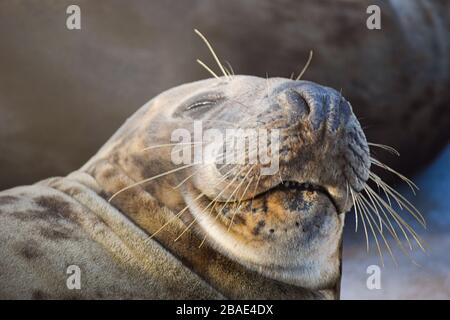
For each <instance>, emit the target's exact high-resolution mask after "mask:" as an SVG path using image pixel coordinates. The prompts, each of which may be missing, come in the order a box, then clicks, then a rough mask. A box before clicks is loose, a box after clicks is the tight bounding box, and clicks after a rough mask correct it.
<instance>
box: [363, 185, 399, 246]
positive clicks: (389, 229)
mask: <svg viewBox="0 0 450 320" xmlns="http://www.w3.org/2000/svg"><path fill="white" fill-rule="evenodd" d="M365 192H366V193H367V195H368V196H369V197H370V198H372V196H371V195H370V193H369V192H368V190H367V189H365ZM361 198H362V199H363V200H364V201H365V202H366V204H367V206H369V207H370V208H371V209H372V211H374V210H376V206H375V203H374V202H375V201H372V204H371V203H369V201H368V200H367V199H366V198H365V197H364V196H363V195H361ZM380 211H381V212H382V213H383V215H384V218H386V221H387V223H386V221H385V220H384V218H381V217H380V221H381V222H382V223H383V225H384V226H385V228H386V229H387V230H388V231H389V233H390V234H391V235H392V237H393V238H394V239H395V241H396V242H397V244H398V245H399V247H400V249H401V250H402V251H404V250H405V249H404V247H403V244H402V242H401V241H400V238H399V237H398V235H397V232H396V231H395V228H394V226H393V225H392V223H391V221H390V219H389V217H388V216H387V214H386V213H385V211H384V209H383V208H382V207H381V206H380ZM380 232H381V230H380ZM404 252H406V251H404Z"/></svg>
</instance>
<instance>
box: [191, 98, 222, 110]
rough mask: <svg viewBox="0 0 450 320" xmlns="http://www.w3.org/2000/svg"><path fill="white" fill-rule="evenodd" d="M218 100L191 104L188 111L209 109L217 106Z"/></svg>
mask: <svg viewBox="0 0 450 320" xmlns="http://www.w3.org/2000/svg"><path fill="white" fill-rule="evenodd" d="M216 102H217V100H201V101H196V102H194V103H192V104H190V105H189V106H188V107H187V108H186V110H192V109H196V108H200V107H207V106H211V105H214V104H216Z"/></svg>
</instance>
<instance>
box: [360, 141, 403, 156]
mask: <svg viewBox="0 0 450 320" xmlns="http://www.w3.org/2000/svg"><path fill="white" fill-rule="evenodd" d="M367 144H368V145H369V146H371V147H377V148H380V149H384V150H386V151H389V152H390V153H392V154H395V155H396V156H400V152H398V151H397V150H396V149H395V148H393V147H391V146H388V145H385V144H380V143H372V142H367Z"/></svg>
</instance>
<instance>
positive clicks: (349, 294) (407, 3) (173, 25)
mask: <svg viewBox="0 0 450 320" xmlns="http://www.w3.org/2000/svg"><path fill="white" fill-rule="evenodd" d="M71 4H76V5H78V6H79V7H80V9H81V30H68V29H67V27H66V20H67V18H68V16H69V15H68V14H67V13H66V9H67V7H68V6H69V5H71ZM372 4H376V5H378V6H379V7H380V8H381V29H380V30H369V29H368V28H367V27H366V20H367V18H368V17H369V14H368V13H366V10H367V8H368V6H369V5H372ZM194 28H197V29H199V30H200V31H202V33H204V34H205V35H206V36H207V37H208V39H209V40H210V41H211V42H212V44H213V46H214V47H215V49H216V51H217V52H218V53H219V55H220V57H221V58H222V60H224V61H228V62H229V63H230V64H231V65H232V66H233V69H234V71H235V72H236V73H238V74H252V75H257V76H262V77H266V75H268V76H269V77H275V76H280V77H290V76H291V74H292V73H293V72H294V73H295V74H298V73H299V72H300V70H301V69H302V67H303V65H304V64H305V62H306V61H307V58H308V54H309V51H310V50H313V51H314V57H313V60H312V63H311V65H310V67H309V69H308V70H307V72H306V73H305V75H304V77H303V78H304V79H305V80H311V81H315V82H318V83H320V84H323V85H327V86H331V87H333V88H335V89H337V90H342V93H343V95H344V96H345V97H346V99H347V100H349V101H350V102H351V104H352V106H353V108H354V111H355V113H356V115H357V116H358V118H359V120H360V122H361V123H362V125H363V127H364V129H365V132H366V135H367V137H368V140H369V141H370V142H375V143H383V144H388V145H390V146H393V147H395V148H396V149H397V150H399V152H400V154H401V157H395V156H392V155H389V154H388V153H385V152H382V151H380V150H377V151H374V153H375V156H376V157H377V158H379V159H380V160H382V161H383V162H385V163H387V164H388V165H390V166H392V167H393V168H395V169H396V170H398V171H400V172H402V173H404V174H407V175H408V176H412V177H415V178H414V181H415V182H417V184H418V185H419V187H420V188H421V190H420V192H419V194H418V196H417V197H415V198H411V201H413V203H414V204H415V205H416V206H417V207H418V208H419V209H420V210H421V211H422V212H423V213H424V215H425V216H426V218H427V220H428V222H429V224H428V227H427V230H421V231H420V234H421V235H422V236H423V237H424V238H425V240H426V241H427V242H428V245H429V249H428V251H427V253H426V254H424V253H422V252H420V250H415V251H414V252H413V254H412V257H413V259H414V262H411V259H409V258H407V257H405V256H404V255H403V253H402V252H398V253H397V254H396V256H398V257H399V262H398V266H397V267H396V266H395V265H394V264H393V263H391V261H390V260H389V259H385V260H386V266H385V267H384V268H381V277H382V278H381V279H382V280H381V284H382V288H381V289H380V290H369V289H367V286H366V279H367V277H368V274H367V273H366V268H367V266H369V265H372V264H377V265H380V260H379V258H378V256H377V254H376V250H374V247H372V248H371V251H370V252H369V253H367V252H366V251H365V240H364V235H363V234H362V233H361V232H358V233H356V234H355V233H354V226H353V223H354V221H353V217H352V215H348V218H347V222H346V224H347V227H346V235H345V240H344V265H343V283H342V297H343V298H357V299H366V298H367V299H371V298H373V299H379V298H387V299H390V298H405V299H417V298H450V261H449V260H450V256H448V252H449V250H450V233H449V231H450V200H449V194H450V147H449V139H450V91H449V90H448V89H449V88H450V3H449V2H448V1H445V0H390V1H388V0H385V1H366V0H333V1H332V0H322V1H313V0H311V1H306V0H277V1H273V0H245V1H242V0H211V1H205V0H187V1H175V0H169V1H167V0H164V1H162V0H152V1H144V0H142V1H138V0H131V1H127V2H126V3H125V2H124V1H120V0H95V1H94V0H84V1H65V0H59V1H56V0H53V1H50V0H40V1H32V0H24V1H13V0H0V190H1V189H6V188H9V187H13V186H17V185H22V184H30V183H33V182H36V181H38V180H40V179H43V178H47V177H49V176H55V175H66V174H68V173H69V172H71V171H73V170H76V169H77V168H79V167H80V166H81V165H82V164H83V163H84V162H86V161H87V160H88V159H89V158H90V157H91V156H92V155H93V154H94V153H95V152H96V150H97V149H98V148H99V147H100V146H101V145H102V144H103V143H104V142H105V141H106V140H107V138H108V137H109V136H111V135H112V133H113V132H114V131H115V130H117V128H118V127H119V126H120V125H121V124H122V123H123V122H124V121H125V119H126V118H127V117H128V116H130V115H131V114H133V113H134V112H135V111H136V110H137V109H138V108H139V107H140V106H141V105H143V104H144V103H145V102H147V101H148V100H150V99H151V98H152V97H153V96H154V95H156V94H158V93H160V92H162V91H164V90H166V89H168V88H171V87H173V86H176V85H179V84H182V83H185V82H190V81H194V80H199V79H204V78H207V77H209V75H208V74H207V73H206V71H204V70H203V69H202V68H201V67H200V66H199V65H198V64H197V63H196V62H195V59H196V58H201V59H202V60H203V61H205V62H207V63H208V64H209V65H211V66H212V65H214V63H213V62H212V59H211V57H210V55H209V53H208V51H207V49H206V48H205V46H204V44H203V43H202V42H201V41H200V39H199V38H198V37H197V36H195V34H194V32H193V29H194ZM385 178H386V179H388V180H389V181H390V182H391V183H393V184H395V183H397V182H398V181H397V180H395V179H393V178H391V177H389V176H385ZM397 187H398V188H400V190H402V192H403V193H404V194H408V191H407V190H406V188H404V187H403V186H402V185H400V184H399V185H397ZM372 242H373V241H372ZM372 245H373V244H372Z"/></svg>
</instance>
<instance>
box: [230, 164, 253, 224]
mask: <svg viewBox="0 0 450 320" xmlns="http://www.w3.org/2000/svg"><path fill="white" fill-rule="evenodd" d="M255 167H256V164H254V165H253V166H252V167H251V168H250V169H249V170H248V172H247V173H246V174H245V176H244V178H243V179H242V181H241V184H242V183H243V182H244V181H245V179H247V177H248V175H249V174H250V172H251V171H252V170H253V169H254V168H255ZM253 179H254V177H252V178H251V179H250V182H249V183H248V184H247V186H246V187H245V189H244V192H243V193H242V195H241V198H240V199H239V202H238V207H237V208H236V210H234V211H233V215H232V216H231V220H230V223H229V225H228V231H230V229H231V226H232V225H233V220H234V216H235V215H236V212H237V211H238V210H239V209H240V207H241V203H242V199H243V198H244V196H245V193H246V192H247V189H248V187H249V186H250V184H251V183H252V181H253ZM240 188H241V186H240V185H239V186H238V189H240Z"/></svg>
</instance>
